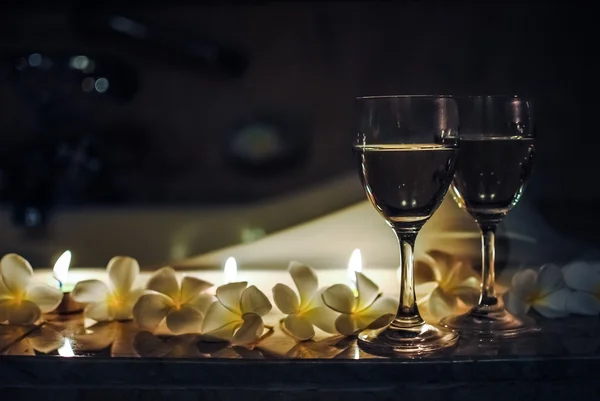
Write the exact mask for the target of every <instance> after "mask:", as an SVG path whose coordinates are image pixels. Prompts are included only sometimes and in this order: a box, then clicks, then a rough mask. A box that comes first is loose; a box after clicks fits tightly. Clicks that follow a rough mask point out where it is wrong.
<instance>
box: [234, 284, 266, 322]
mask: <svg viewBox="0 0 600 401" xmlns="http://www.w3.org/2000/svg"><path fill="white" fill-rule="evenodd" d="M240 307H241V310H242V313H243V314H246V313H256V314H257V315H259V316H265V315H266V314H267V313H269V312H270V311H271V308H272V307H273V306H272V305H271V302H269V299H268V298H267V296H266V295H265V294H263V292H262V291H261V290H259V289H258V288H256V286H254V285H251V286H250V287H248V288H246V289H245V290H244V292H243V293H242V297H241V299H240Z"/></svg>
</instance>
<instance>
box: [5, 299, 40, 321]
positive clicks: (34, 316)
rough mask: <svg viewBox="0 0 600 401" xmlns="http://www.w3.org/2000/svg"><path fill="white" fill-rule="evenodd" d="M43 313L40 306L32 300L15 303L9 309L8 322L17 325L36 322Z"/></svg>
mask: <svg viewBox="0 0 600 401" xmlns="http://www.w3.org/2000/svg"><path fill="white" fill-rule="evenodd" d="M41 315H42V313H41V311H40V308H39V307H38V306H37V305H36V304H34V303H33V302H31V301H21V302H20V303H18V304H17V303H13V304H12V305H10V308H9V309H8V322H9V323H10V324H16V325H26V324H32V323H35V321H36V320H38V319H39V318H40V316H41Z"/></svg>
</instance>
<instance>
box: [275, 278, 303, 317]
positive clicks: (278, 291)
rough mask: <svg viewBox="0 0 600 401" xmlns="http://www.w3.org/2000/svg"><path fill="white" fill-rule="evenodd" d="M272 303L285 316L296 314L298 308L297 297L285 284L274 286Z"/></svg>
mask: <svg viewBox="0 0 600 401" xmlns="http://www.w3.org/2000/svg"><path fill="white" fill-rule="evenodd" d="M273 301H274V302H275V305H277V308H279V310H280V311H281V312H283V313H285V314H286V315H289V314H291V313H296V311H297V310H298V308H299V307H300V301H299V300H298V296H297V295H296V293H295V292H294V290H292V289H291V288H290V287H288V286H287V285H285V284H275V287H273Z"/></svg>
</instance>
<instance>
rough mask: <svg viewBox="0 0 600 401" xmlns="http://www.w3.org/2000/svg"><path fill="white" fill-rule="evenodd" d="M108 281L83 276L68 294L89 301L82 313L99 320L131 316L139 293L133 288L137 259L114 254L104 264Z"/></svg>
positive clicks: (137, 267)
mask: <svg viewBox="0 0 600 401" xmlns="http://www.w3.org/2000/svg"><path fill="white" fill-rule="evenodd" d="M106 270H107V272H108V277H109V281H110V285H109V286H107V285H106V284H105V283H103V282H102V281H100V280H84V281H80V282H79V283H77V285H76V286H75V288H74V289H73V292H72V293H71V297H73V299H74V300H75V301H77V302H80V303H84V304H88V305H87V306H86V308H85V315H86V316H87V317H89V318H90V319H94V320H96V321H99V322H103V321H111V320H127V319H131V315H132V309H133V305H134V304H135V303H136V301H137V300H138V298H139V297H140V295H141V293H142V292H141V290H140V289H133V288H132V287H133V283H134V282H135V279H136V278H137V276H138V275H139V273H140V266H139V264H138V262H137V260H135V259H133V258H130V257H127V256H115V257H114V258H112V259H111V260H110V261H109V262H108V265H107V266H106Z"/></svg>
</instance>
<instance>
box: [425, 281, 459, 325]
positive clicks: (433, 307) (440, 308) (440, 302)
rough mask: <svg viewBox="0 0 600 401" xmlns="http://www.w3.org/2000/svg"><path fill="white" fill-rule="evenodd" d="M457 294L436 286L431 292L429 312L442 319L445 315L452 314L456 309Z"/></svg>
mask: <svg viewBox="0 0 600 401" xmlns="http://www.w3.org/2000/svg"><path fill="white" fill-rule="evenodd" d="M456 305H457V301H456V296H452V294H447V293H446V292H444V291H443V290H442V289H441V288H439V287H438V288H436V289H435V290H433V292H432V293H431V296H430V297H429V301H428V305H427V306H428V307H429V313H430V314H431V315H432V316H433V317H435V318H436V319H438V320H439V319H441V318H443V317H445V316H450V315H452V314H453V313H454V310H455V309H456Z"/></svg>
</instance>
